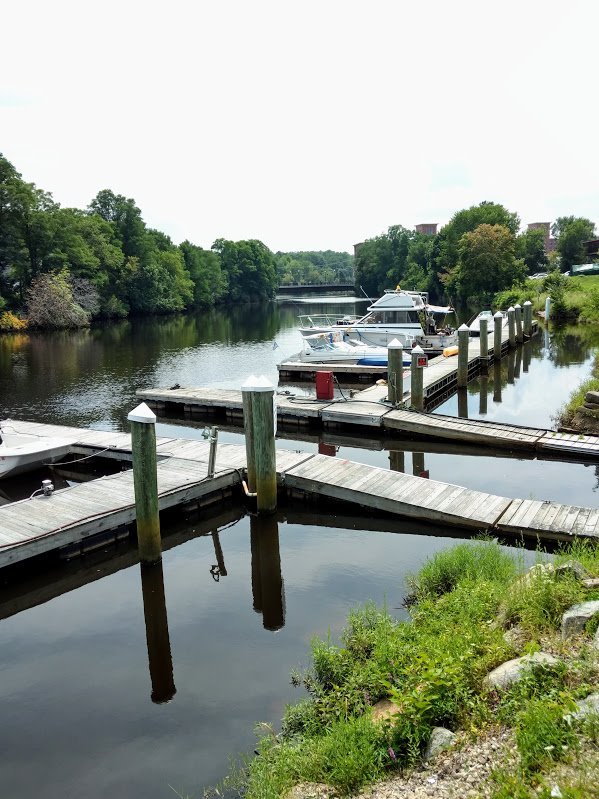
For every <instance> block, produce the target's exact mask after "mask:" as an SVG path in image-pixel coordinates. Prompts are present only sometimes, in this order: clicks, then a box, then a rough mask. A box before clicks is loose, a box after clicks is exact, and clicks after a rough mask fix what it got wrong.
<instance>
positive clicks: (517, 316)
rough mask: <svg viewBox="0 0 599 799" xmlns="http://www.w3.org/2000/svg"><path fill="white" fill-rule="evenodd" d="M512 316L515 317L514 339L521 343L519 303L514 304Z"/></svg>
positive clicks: (522, 337)
mask: <svg viewBox="0 0 599 799" xmlns="http://www.w3.org/2000/svg"><path fill="white" fill-rule="evenodd" d="M514 317H515V319H516V341H517V342H518V344H522V342H523V341H524V332H523V330H522V306H521V305H519V304H516V305H515V306H514Z"/></svg>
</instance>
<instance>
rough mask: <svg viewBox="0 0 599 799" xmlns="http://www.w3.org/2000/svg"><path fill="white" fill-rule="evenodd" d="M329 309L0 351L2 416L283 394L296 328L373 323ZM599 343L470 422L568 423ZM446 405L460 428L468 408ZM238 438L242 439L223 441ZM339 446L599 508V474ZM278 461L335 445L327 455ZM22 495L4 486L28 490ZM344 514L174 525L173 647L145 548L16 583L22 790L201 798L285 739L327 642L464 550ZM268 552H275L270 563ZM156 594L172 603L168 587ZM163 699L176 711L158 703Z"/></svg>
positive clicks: (7, 745)
mask: <svg viewBox="0 0 599 799" xmlns="http://www.w3.org/2000/svg"><path fill="white" fill-rule="evenodd" d="M311 302H312V304H308V305H302V307H301V309H299V308H298V307H296V306H294V305H271V306H266V307H260V308H255V307H254V308H235V309H232V310H229V311H226V312H225V311H210V312H207V313H203V314H197V315H189V316H182V317H173V318H162V319H151V320H148V319H145V320H142V319H140V320H133V321H124V322H115V323H110V324H106V325H103V326H102V327H97V328H94V329H91V330H87V331H77V332H68V333H55V334H47V335H44V334H29V335H18V336H5V337H0V418H6V417H13V418H22V419H33V420H36V421H52V422H55V423H58V424H70V425H79V426H86V427H94V428H97V429H107V430H126V429H127V422H126V416H127V413H128V412H129V411H130V410H131V409H132V408H133V407H134V406H135V405H136V404H137V400H136V398H135V391H136V390H137V389H139V388H150V387H156V386H170V385H173V384H175V383H179V384H180V385H182V386H192V385H211V386H219V387H227V388H239V387H240V385H241V384H242V383H243V381H244V380H245V379H246V378H247V377H248V376H249V375H250V374H251V373H257V374H264V375H265V376H267V377H268V378H270V379H271V380H272V381H273V382H275V383H276V381H277V370H276V365H277V363H278V362H279V361H281V360H282V359H284V358H286V357H287V356H289V355H291V354H293V353H295V352H296V351H297V350H298V349H299V345H300V339H299V333H298V332H297V314H298V313H300V312H301V313H304V312H309V311H311V310H313V311H314V312H319V311H320V312H321V311H324V310H328V309H334V308H337V309H338V310H342V312H344V313H345V312H351V311H352V310H353V308H352V306H351V305H349V306H348V305H341V304H339V305H334V306H333V305H331V306H330V308H329V307H328V306H327V305H323V304H317V303H316V301H314V300H312V301H311ZM597 344H599V334H598V333H597V332H596V331H592V330H590V329H581V330H577V329H565V330H555V331H554V330H551V331H550V332H548V331H542V332H541V334H540V335H539V336H538V337H537V338H536V339H535V340H534V341H533V342H531V343H530V344H529V345H527V350H526V352H525V353H521V354H520V356H517V357H514V358H513V359H512V361H511V362H509V361H508V359H504V361H503V362H502V369H501V379H500V380H498V379H497V375H494V373H493V372H491V374H490V377H489V380H488V381H487V382H486V383H485V381H483V382H482V388H483V391H484V396H486V409H485V402H484V401H482V402H481V381H480V380H479V381H476V382H474V383H472V384H470V386H469V389H468V393H467V397H466V400H467V406H468V415H469V416H471V417H473V418H474V417H477V416H479V415H482V416H484V418H487V419H496V420H501V421H509V422H516V423H520V424H534V425H538V426H541V427H544V426H547V427H550V426H552V418H553V417H554V416H555V414H556V413H557V411H558V410H559V408H560V406H561V405H562V404H563V403H564V402H565V401H566V399H567V398H568V396H569V394H570V392H571V390H572V389H573V388H574V387H575V386H576V385H577V384H578V383H579V382H580V381H581V380H582V379H584V378H585V377H586V376H587V375H588V373H589V371H590V361H591V357H592V353H593V351H594V348H595V347H596V346H597ZM525 368H526V371H525ZM291 390H293V391H296V390H297V391H305V389H302V388H300V389H295V388H293V389H291ZM499 400H501V401H499ZM463 405H464V402H463V401H462V402H461V405H460V411H461V412H462V413H463V412H464V407H463ZM437 411H438V412H440V413H449V414H453V415H457V413H458V400H457V398H456V397H453V398H450V399H448V400H447V401H446V402H445V403H444V404H443V405H442V406H440V407H439V408H438V409H437ZM167 432H168V434H169V435H177V436H181V437H198V436H200V435H201V430H200V429H198V428H197V427H189V426H186V425H185V423H184V422H178V423H176V424H175V425H166V424H164V423H160V424H158V426H157V433H158V434H159V435H165V434H167ZM220 440H221V441H231V442H234V443H240V442H241V441H242V437H241V436H240V434H239V433H237V432H235V431H222V432H221V433H220ZM320 443H321V444H325V445H326V444H328V448H329V449H328V451H329V452H331V453H335V454H336V455H337V457H345V458H350V459H353V460H359V461H362V462H365V463H371V464H373V465H378V466H385V467H388V466H389V464H390V461H391V462H392V463H393V464H394V465H395V467H397V464H398V463H401V462H402V461H403V468H404V469H405V470H406V471H412V470H415V471H422V469H423V468H425V469H426V470H428V472H429V474H430V477H431V478H434V479H438V480H444V481H447V482H453V483H458V484H462V485H466V486H468V487H470V488H476V489H482V490H485V491H492V492H494V493H500V494H504V495H505V496H510V497H526V498H529V497H534V498H546V499H553V500H557V501H564V502H572V503H577V504H581V505H592V506H595V505H596V490H597V475H596V473H595V468H594V467H593V466H587V465H583V464H576V463H559V462H554V461H544V462H541V461H536V460H525V459H515V458H494V457H488V456H478V455H458V454H454V453H453V452H448V451H447V450H443V449H442V448H440V447H434V446H424V445H420V447H419V450H417V454H416V456H414V455H413V449H414V446H413V445H412V444H410V443H409V442H402V443H401V444H399V445H398V446H397V449H396V450H395V451H394V453H391V454H390V453H389V452H388V451H386V450H384V449H380V448H379V445H378V444H377V442H376V441H370V442H369V441H364V442H363V444H364V446H360V447H357V446H355V443H354V442H350V443H352V446H347V445H346V443H345V442H344V441H343V440H336V439H334V438H331V437H330V436H329V437H327V436H326V435H323V436H321V442H320ZM278 446H281V447H285V448H290V449H294V450H306V451H316V449H317V446H318V443H317V442H315V441H294V440H285V439H280V440H279V441H278ZM423 450H424V452H423ZM39 478H40V475H36V476H34V478H33V479H35V480H37V481H38V483H37V484H39ZM19 483H21V484H22V483H23V481H9V482H8V483H7V484H3V485H2V486H0V488H1V489H2V491H3V492H4V494H5V495H6V496H7V497H10V496H11V495H15V494H17V493H18V491H19ZM332 511H333V512H332V514H331V515H328V516H327V515H325V513H324V509H323V508H322V507H320V508H319V509H318V513H316V511H314V510H311V509H310V507H308V506H303V505H302V506H298V507H295V506H290V507H289V508H285V509H283V510H282V512H281V513H280V514H279V515H278V517H277V519H276V521H275V522H274V523H270V524H269V523H267V524H266V525H265V526H261V525H260V524H259V523H258V522H256V520H255V519H253V518H250V517H248V516H247V515H243V513H242V512H241V511H240V510H239V509H238V508H237V507H232V506H230V507H229V506H228V505H223V507H222V508H219V513H220V516H219V517H217V518H206V517H205V516H204V517H199V518H191V519H189V520H188V521H185V520H178V521H176V522H175V523H173V525H172V529H171V530H170V533H169V536H170V537H169V541H170V542H171V543H170V544H169V547H170V548H168V549H167V550H166V551H165V553H164V558H163V575H164V594H165V597H166V602H165V607H164V606H163V607H162V608H160V607H159V608H158V610H157V611H156V614H157V617H159V618H160V619H161V624H162V628H161V630H160V633H161V635H162V639H161V643H160V644H159V645H158V647H156V637H155V636H154V638H153V639H152V636H151V635H150V634H148V635H147V630H146V623H145V621H144V593H145V596H146V622H147V621H148V606H147V604H148V601H149V600H148V596H149V593H148V588H147V583H146V585H145V587H144V593H142V585H141V580H140V568H139V566H138V565H137V564H136V563H135V562H134V552H133V551H132V549H131V546H130V544H129V543H127V542H123V543H122V544H119V545H117V546H114V547H113V548H112V549H111V548H110V547H108V548H107V550H106V552H104V553H97V554H95V555H88V556H86V557H85V558H83V559H82V560H80V561H76V562H75V561H73V562H71V563H69V564H65V566H63V567H61V568H60V569H55V570H54V571H53V573H52V574H51V575H47V574H33V575H26V576H23V575H21V576H18V577H15V576H14V575H11V576H10V577H8V578H7V577H6V576H3V575H0V578H1V579H2V583H1V585H0V613H1V616H2V620H1V621H0V653H1V654H0V674H1V679H0V707H1V710H2V715H1V717H2V720H3V724H2V727H1V729H0V747H1V749H2V760H1V762H0V784H1V785H2V787H3V795H4V796H7V797H9V796H10V797H12V796H30V795H35V796H38V797H48V798H52V799H54V797H56V798H57V799H58V797H60V799H64V797H66V796H74V795H81V796H85V797H104V796H106V795H109V794H110V795H111V796H112V797H131V796H144V797H146V798H147V799H154V798H156V799H157V798H158V797H168V796H173V795H174V794H173V790H175V791H176V792H178V793H179V794H180V795H183V796H190V797H192V796H193V797H201V796H202V794H203V789H204V788H205V787H207V786H209V785H212V784H214V783H215V782H217V781H218V780H219V779H221V778H222V777H223V775H224V774H225V772H226V771H227V768H228V763H229V756H230V754H233V753H236V752H241V751H249V752H251V750H252V748H253V741H254V737H253V730H252V728H253V725H254V723H255V722H257V721H261V720H262V721H268V722H272V723H274V724H275V726H276V725H277V723H278V721H279V719H280V717H281V715H282V712H283V709H284V706H285V703H287V702H291V701H295V700H296V699H298V698H300V696H301V691H300V690H299V689H297V688H294V687H293V686H291V684H290V680H289V675H290V672H291V670H293V669H295V668H298V667H300V668H301V667H302V666H306V665H307V664H308V662H309V645H310V640H311V639H312V637H313V636H315V635H318V636H327V635H328V634H329V633H330V635H331V636H332V638H333V639H335V638H336V636H337V635H338V633H339V631H340V629H341V627H342V626H343V623H344V620H345V618H346V616H347V612H348V611H349V610H350V609H351V608H352V607H355V606H356V605H357V604H360V603H363V602H366V601H368V600H373V601H375V602H377V603H386V605H387V607H388V608H389V609H390V611H391V612H393V613H395V614H397V615H399V616H403V615H404V614H405V611H404V610H403V609H402V607H401V600H402V597H403V596H404V594H405V591H406V576H407V575H408V574H409V573H410V572H413V571H416V570H417V569H418V568H419V566H420V565H421V564H422V562H423V561H424V560H425V559H426V558H427V557H428V556H429V555H430V554H431V553H433V552H435V551H437V550H439V549H442V548H444V547H447V546H448V545H450V544H451V543H452V542H453V541H455V537H454V536H455V533H453V532H452V531H449V530H442V529H440V530H434V531H432V530H427V531H425V533H422V532H421V531H420V530H419V528H418V525H417V524H416V523H410V522H403V523H402V522H394V521H389V520H385V519H377V518H371V517H368V518H367V517H361V516H360V515H359V514H354V513H352V514H351V515H350V514H349V513H348V512H347V511H343V510H339V509H338V508H334V509H332ZM433 533H434V534H433ZM277 539H278V541H277ZM261 541H262V542H264V541H269V542H271V543H272V547H271V546H270V544H269V547H268V553H267V555H266V562H265V560H264V558H265V553H264V551H262V553H261V552H260V547H261V546H262V547H263V549H264V545H263V543H262V544H261V543H260V542H261ZM277 544H278V546H277ZM522 557H524V558H526V559H528V560H530V558H531V557H532V555H530V554H529V553H528V554H527V553H523V554H522ZM269 559H270V560H269ZM219 563H220V568H218V564H219ZM260 564H262V567H263V568H262V576H261V575H260V568H259V567H260ZM267 567H268V569H267ZM266 571H268V574H269V575H270V577H269V578H268V579H266V577H265V574H266ZM224 572H226V574H225V573H224ZM150 593H151V594H152V596H153V597H154V600H156V598H158V605H160V590H158V589H157V590H155V591H150ZM36 603H38V604H36ZM167 619H168V630H167V627H166V622H167ZM148 624H149V626H151V622H148ZM165 636H166V637H165ZM151 640H153V641H154V643H151ZM149 641H150V644H148V642H149ZM165 641H166V643H165ZM167 650H168V651H167ZM157 652H159V653H160V652H161V653H162V656H164V657H163V659H162V661H161V662H160V663H158V664H157V661H156V657H157V654H156V653H157ZM158 657H159V659H160V654H159V655H158ZM153 658H154V660H153ZM148 659H150V662H148ZM161 666H162V667H164V669H163V671H162V672H161V671H160V667H161ZM167 672H168V673H167ZM161 690H162V692H163V693H162V694H161ZM175 691H176V692H175ZM152 692H154V697H153V698H154V700H160V699H162V700H164V699H167V698H168V697H172V698H171V699H170V701H162V702H158V701H152ZM169 786H170V787H169ZM171 788H172V789H173V790H171Z"/></svg>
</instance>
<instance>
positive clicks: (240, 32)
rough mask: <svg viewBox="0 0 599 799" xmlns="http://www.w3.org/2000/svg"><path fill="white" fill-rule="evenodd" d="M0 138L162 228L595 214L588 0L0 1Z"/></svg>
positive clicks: (342, 243) (276, 231)
mask: <svg viewBox="0 0 599 799" xmlns="http://www.w3.org/2000/svg"><path fill="white" fill-rule="evenodd" d="M0 29H1V30H2V46H1V47H0V152H2V153H3V154H4V156H5V157H6V158H8V160H9V161H11V163H12V164H13V165H14V166H15V168H16V169H17V170H18V171H19V172H20V173H21V174H22V176H23V178H24V179H25V180H27V181H31V182H34V183H35V184H36V185H37V186H39V187H40V188H43V189H45V190H47V191H50V192H51V193H52V194H53V196H54V199H55V200H56V201H57V202H58V203H60V205H62V206H66V207H78V208H84V207H86V206H87V205H88V204H89V202H90V200H91V199H92V198H93V197H94V196H95V195H96V193H97V192H98V191H99V190H100V189H103V188H110V189H112V190H113V191H114V192H115V193H119V194H124V195H125V196H126V197H132V198H133V199H134V200H135V202H136V204H137V205H138V206H139V208H141V210H142V215H143V218H144V220H145V221H146V223H147V224H148V225H149V226H151V227H154V228H158V229H159V230H162V231H164V232H165V233H167V234H168V235H170V236H171V238H172V239H173V241H174V242H175V243H179V242H181V241H183V240H184V239H189V240H190V241H192V242H193V243H195V244H198V245H201V246H203V247H210V246H211V245H212V243H213V242H214V240H215V239H217V238H221V237H223V238H226V239H233V240H239V239H248V238H257V239H260V240H261V241H263V242H264V243H265V244H266V245H267V246H268V247H270V248H271V249H272V250H273V251H277V250H283V251H293V250H324V249H333V250H346V251H348V252H351V251H352V250H353V245H354V244H355V243H357V242H360V241H363V240H364V239H366V238H370V237H373V236H376V235H379V234H380V233H383V232H385V231H386V229H387V228H388V227H389V226H390V225H395V224H402V225H404V226H405V227H408V228H411V227H413V226H414V225H415V224H418V223H420V222H438V223H440V224H443V223H445V222H447V221H448V220H449V219H450V218H451V216H452V215H453V214H454V213H455V212H456V211H458V210H460V209H461V208H465V207H468V206H470V205H474V204H477V203H479V202H481V201H482V200H492V201H494V202H500V203H503V204H504V205H506V206H507V207H508V208H509V209H510V210H511V211H517V212H518V213H519V215H520V217H521V219H522V222H523V224H526V223H528V222H539V221H552V220H554V219H555V218H556V217H557V216H561V215H569V214H575V215H580V216H585V217H587V218H590V219H591V220H593V221H594V222H595V223H596V224H598V227H599V158H598V157H597V155H598V152H599V147H598V146H597V141H598V140H599V134H598V124H597V123H598V121H599V111H598V107H597V89H598V81H597V78H598V76H599V38H598V33H599V3H597V2H596V0H569V2H567V3H563V2H559V3H558V2H554V0H544V1H537V0H519V1H518V2H514V0H504V2H502V3H488V2H483V0H477V1H476V2H471V1H470V0H453V2H447V0H429V1H428V2H420V3H416V2H410V3H408V2H406V1H405V0H395V2H391V1H390V0H370V1H369V2H366V0H363V1H362V2H355V1H354V0H319V1H318V2H315V0H301V2H299V1H297V2H296V1H295V0H294V1H292V0H277V1H276V2H271V1H270V0H221V1H220V2H214V0H213V1H212V2H205V1H204V0H169V1H168V2H167V1H166V0H163V1H162V2H160V3H158V2H154V0H143V1H141V0H118V2H115V0H103V2H101V3H100V2H97V0H88V2H81V0H77V1H76V2H73V1H72V0H50V2H48V0H43V2H40V1H39V0H19V2H10V0H2V9H1V13H0Z"/></svg>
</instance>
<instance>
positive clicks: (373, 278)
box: [355, 202, 595, 305]
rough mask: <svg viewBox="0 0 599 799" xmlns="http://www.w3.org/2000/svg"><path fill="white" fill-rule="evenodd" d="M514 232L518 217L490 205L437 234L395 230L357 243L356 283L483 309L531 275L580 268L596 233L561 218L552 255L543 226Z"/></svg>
mask: <svg viewBox="0 0 599 799" xmlns="http://www.w3.org/2000/svg"><path fill="white" fill-rule="evenodd" d="M519 230H520V218H519V216H518V214H517V213H515V212H512V211H508V210H507V209H506V208H505V207H504V206H503V205H500V204H498V203H493V202H482V203H480V204H479V205H474V206H471V207H470V208H465V209H463V210H461V211H458V212H457V213H456V214H454V216H453V217H452V218H451V220H450V221H449V222H448V224H447V225H445V226H444V227H443V228H442V229H441V230H440V231H439V233H437V234H436V235H426V234H423V233H418V232H416V231H414V230H409V229H407V228H405V227H403V226H402V225H393V226H392V227H390V228H389V229H388V230H387V232H386V233H383V234H381V235H379V236H376V237H374V238H372V239H368V240H367V241H365V242H363V243H362V244H361V245H359V247H358V252H357V254H356V263H355V281H356V286H358V287H360V286H361V287H362V288H363V289H364V291H365V292H367V293H368V294H369V295H370V296H373V295H379V294H381V293H382V291H383V290H384V289H385V288H390V287H392V286H395V285H396V284H401V285H404V286H405V287H406V288H410V289H414V290H418V291H428V292H429V294H430V295H431V297H432V298H433V299H436V300H441V299H442V298H448V299H449V300H450V301H452V302H454V303H466V302H471V303H472V304H478V305H487V304H489V303H490V302H491V300H492V298H493V296H494V295H495V294H496V293H497V292H499V291H503V290H505V289H508V288H510V287H511V286H513V285H515V284H521V283H523V282H524V281H525V279H526V278H527V277H528V276H529V275H532V274H534V273H535V272H539V271H546V270H560V271H568V270H569V269H570V268H571V266H573V265H574V264H577V263H584V262H585V261H586V260H588V256H587V254H586V251H585V248H584V242H585V241H587V240H589V239H591V238H593V237H594V235H595V225H594V224H593V222H591V221H590V220H589V219H585V218H584V217H575V216H564V217H559V218H558V219H557V220H556V221H555V223H554V224H553V225H552V227H551V233H552V234H553V236H554V237H555V238H556V245H557V246H556V250H555V251H554V252H549V253H548V252H546V241H545V231H544V230H543V229H527V230H525V231H524V232H522V233H520V232H519Z"/></svg>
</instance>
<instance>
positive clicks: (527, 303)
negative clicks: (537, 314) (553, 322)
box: [524, 300, 532, 305]
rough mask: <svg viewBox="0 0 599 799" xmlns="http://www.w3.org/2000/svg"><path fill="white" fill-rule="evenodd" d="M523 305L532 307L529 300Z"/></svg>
mask: <svg viewBox="0 0 599 799" xmlns="http://www.w3.org/2000/svg"><path fill="white" fill-rule="evenodd" d="M524 305H532V302H531V301H530V300H526V302H525V303H524Z"/></svg>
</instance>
